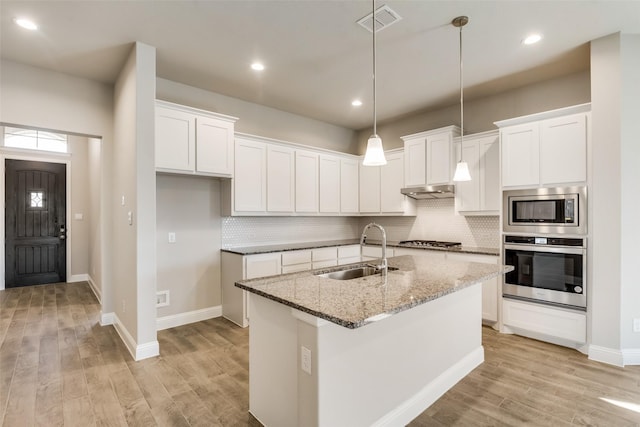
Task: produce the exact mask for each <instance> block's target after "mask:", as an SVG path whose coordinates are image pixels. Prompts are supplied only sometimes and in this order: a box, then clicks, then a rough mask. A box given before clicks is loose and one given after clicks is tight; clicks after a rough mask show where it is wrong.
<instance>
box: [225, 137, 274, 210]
mask: <svg viewBox="0 0 640 427" xmlns="http://www.w3.org/2000/svg"><path fill="white" fill-rule="evenodd" d="M233 182H234V188H233V190H234V202H235V205H234V209H235V211H236V212H266V210H267V144H265V143H263V142H258V141H251V140H247V139H242V138H236V142H235V173H234V179H233Z"/></svg>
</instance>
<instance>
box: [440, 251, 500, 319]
mask: <svg viewBox="0 0 640 427" xmlns="http://www.w3.org/2000/svg"><path fill="white" fill-rule="evenodd" d="M447 260H449V261H463V262H479V263H482V264H498V261H499V258H498V257H497V256H493V255H482V254H463V253H452V252H447ZM499 289H500V286H499V278H498V277H494V278H493V279H490V280H487V281H486V282H484V283H483V284H482V320H483V321H484V322H486V323H491V324H493V323H495V322H497V321H498V301H499V298H500V293H499V292H498V291H499Z"/></svg>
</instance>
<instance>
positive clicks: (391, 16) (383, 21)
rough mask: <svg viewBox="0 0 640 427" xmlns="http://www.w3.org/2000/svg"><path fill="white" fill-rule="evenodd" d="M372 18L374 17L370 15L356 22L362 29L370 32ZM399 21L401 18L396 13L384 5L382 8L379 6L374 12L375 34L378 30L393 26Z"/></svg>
mask: <svg viewBox="0 0 640 427" xmlns="http://www.w3.org/2000/svg"><path fill="white" fill-rule="evenodd" d="M373 16H374V15H373V14H372V13H370V14H368V15H367V16H365V17H364V18H360V19H359V20H358V24H360V25H361V26H362V27H364V29H365V30H367V31H369V32H371V30H372V28H373V19H372V17H373ZM401 19H402V17H401V16H400V15H398V14H397V13H396V12H394V11H393V10H392V9H391V8H390V7H389V6H387V5H386V4H385V5H384V6H380V7H379V8H378V9H376V12H375V23H376V32H378V31H380V30H384V29H385V28H387V27H389V26H391V25H393V24H395V23H396V22H398V21H399V20H401Z"/></svg>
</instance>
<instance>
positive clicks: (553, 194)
mask: <svg viewBox="0 0 640 427" xmlns="http://www.w3.org/2000/svg"><path fill="white" fill-rule="evenodd" d="M502 206H503V210H504V211H503V216H502V221H503V227H502V228H503V231H505V232H509V233H513V232H523V233H538V234H586V233H587V216H586V212H587V189H586V188H585V187H555V188H533V189H528V190H510V191H505V192H504V193H503V204H502Z"/></svg>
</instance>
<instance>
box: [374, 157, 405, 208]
mask: <svg viewBox="0 0 640 427" xmlns="http://www.w3.org/2000/svg"><path fill="white" fill-rule="evenodd" d="M386 157H387V164H386V165H384V166H381V167H380V211H381V212H382V213H403V212H404V208H405V206H404V203H405V199H406V196H404V195H403V194H402V193H400V189H401V188H402V187H404V153H393V154H387V156H386Z"/></svg>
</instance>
